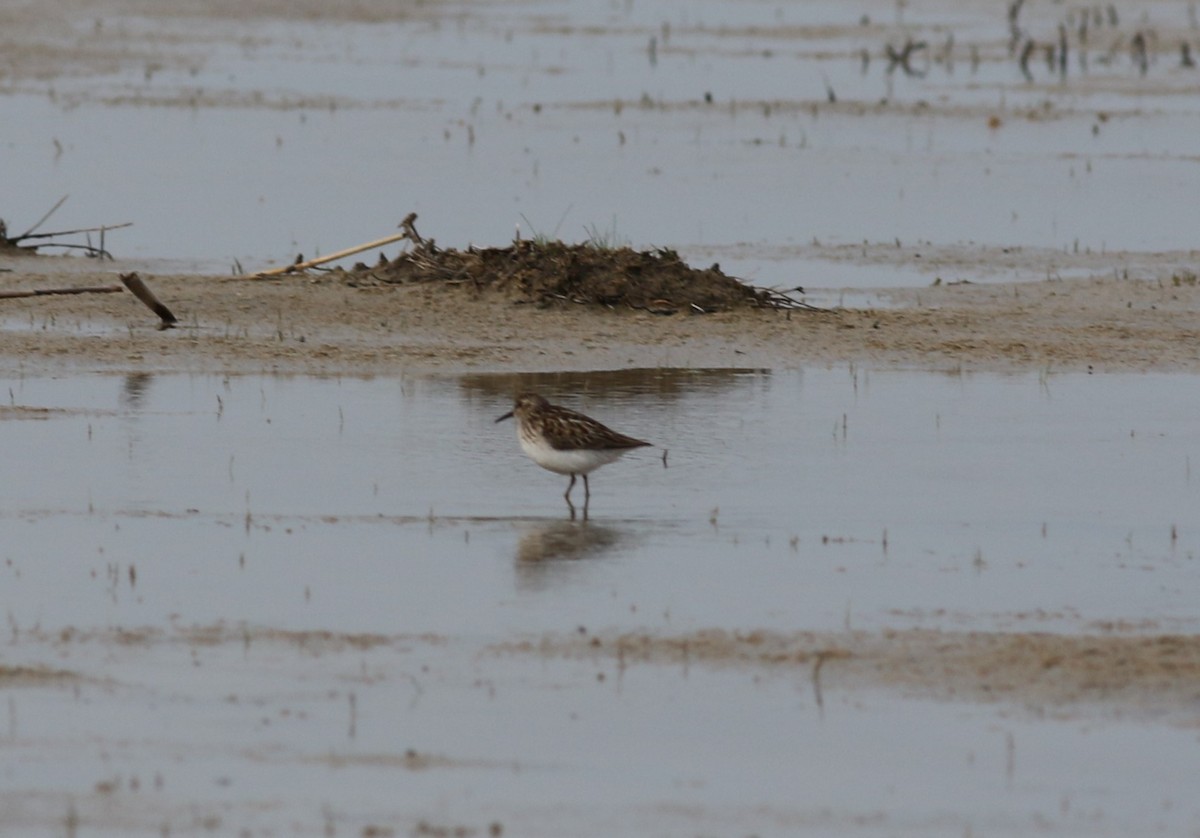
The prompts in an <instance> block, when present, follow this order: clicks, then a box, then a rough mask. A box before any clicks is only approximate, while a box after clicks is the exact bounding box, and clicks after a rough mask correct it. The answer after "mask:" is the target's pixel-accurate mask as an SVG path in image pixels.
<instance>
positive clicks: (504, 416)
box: [496, 410, 513, 423]
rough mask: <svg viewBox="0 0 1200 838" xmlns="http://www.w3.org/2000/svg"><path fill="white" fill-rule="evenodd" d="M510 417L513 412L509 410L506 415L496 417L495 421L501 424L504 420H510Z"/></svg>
mask: <svg viewBox="0 0 1200 838" xmlns="http://www.w3.org/2000/svg"><path fill="white" fill-rule="evenodd" d="M512 415H513V412H512V411H511V410H510V411H509V412H508V413H505V414H504V415H503V416H500V417H498V418H497V419H496V422H497V423H499V422H503V421H504V420H505V419H511V418H512Z"/></svg>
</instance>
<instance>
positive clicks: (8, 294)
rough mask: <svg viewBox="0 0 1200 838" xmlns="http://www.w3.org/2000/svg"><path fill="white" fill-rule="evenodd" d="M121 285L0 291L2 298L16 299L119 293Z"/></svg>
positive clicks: (121, 289)
mask: <svg viewBox="0 0 1200 838" xmlns="http://www.w3.org/2000/svg"><path fill="white" fill-rule="evenodd" d="M124 290H125V288H124V286H121V285H87V286H83V287H80V288H32V289H30V290H28V291H0V300H16V299H19V298H21V297H49V296H53V295H66V294H119V293H120V292H122V291H124Z"/></svg>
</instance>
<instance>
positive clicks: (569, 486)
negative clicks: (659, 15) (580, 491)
mask: <svg viewBox="0 0 1200 838" xmlns="http://www.w3.org/2000/svg"><path fill="white" fill-rule="evenodd" d="M583 485H584V486H585V487H586V486H587V478H586V477H584V478H583ZM574 488H575V475H573V474H572V475H571V482H570V483H568V484H567V491H565V492H563V497H564V498H566V501H567V508H568V509H570V510H571V520H572V521H574V520H575V504H573V503H571V490H572V489H574ZM583 514H584V515H587V504H586V503H585V504H584V507H583Z"/></svg>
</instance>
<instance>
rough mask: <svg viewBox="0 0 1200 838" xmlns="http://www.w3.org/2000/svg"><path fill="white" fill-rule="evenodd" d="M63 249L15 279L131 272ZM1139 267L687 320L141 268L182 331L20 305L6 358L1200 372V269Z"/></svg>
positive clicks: (8, 332) (127, 306)
mask: <svg viewBox="0 0 1200 838" xmlns="http://www.w3.org/2000/svg"><path fill="white" fill-rule="evenodd" d="M985 255H986V254H985ZM929 256H930V257H931V258H937V257H936V254H931V255H929ZM943 258H947V259H948V258H950V257H949V256H943ZM58 261H63V260H55V259H49V260H46V259H41V258H39V259H10V260H6V261H5V264H4V265H3V266H2V267H5V268H8V269H9V270H8V271H6V272H4V273H0V290H4V291H10V290H12V291H15V290H24V289H32V288H45V287H63V286H70V285H102V284H107V283H112V282H113V281H114V280H115V279H116V274H117V273H118V272H119V271H120V270H121V267H120V265H119V263H118V268H117V270H114V271H109V270H104V271H84V272H79V271H77V270H75V271H72V272H71V274H70V275H69V276H64V275H63V274H62V273H61V272H60V271H59V270H56V269H54V268H55V267H56V266H55V262H58ZM76 261H77V260H76ZM1139 264H1140V267H1139V268H1138V269H1137V270H1135V272H1133V276H1135V277H1138V278H1126V275H1128V274H1129V273H1130V272H1129V271H1128V269H1126V270H1125V272H1124V274H1122V273H1120V272H1116V271H1111V272H1109V276H1107V277H1105V276H1102V275H1093V276H1089V277H1082V278H1072V279H1049V280H1044V281H1035V282H1025V283H1005V284H986V283H984V284H973V283H971V282H961V281H947V282H939V283H938V284H936V285H931V286H930V287H926V288H913V289H900V290H893V291H886V292H879V296H880V298H881V299H883V300H884V301H885V302H886V305H885V306H882V307H877V308H867V309H854V308H836V307H834V308H828V309H824V310H820V311H772V310H761V309H744V310H740V311H734V312H722V313H714V314H687V313H676V314H672V315H659V314H654V313H650V312H647V311H635V310H620V309H611V308H605V307H603V306H595V305H591V306H583V305H572V304H569V303H568V304H564V305H563V306H561V307H549V308H543V307H538V306H535V305H531V304H526V303H524V302H522V301H520V300H515V299H514V298H513V297H511V296H508V295H505V294H502V293H499V292H488V291H482V292H481V291H478V290H473V289H470V288H467V287H462V286H456V285H446V284H438V283H420V284H412V285H402V286H392V287H351V286H350V285H348V284H347V282H346V281H345V279H344V278H343V277H340V276H339V275H338V274H325V275H318V276H302V277H285V278H283V279H272V280H261V279H250V278H242V277H233V278H230V277H214V276H199V275H192V276H180V275H150V274H143V276H144V278H145V279H146V280H147V282H148V283H149V284H150V285H151V287H152V288H153V290H154V291H155V293H156V294H158V296H159V297H160V298H161V299H162V300H163V301H164V302H165V303H166V304H167V305H168V306H170V307H171V308H172V310H173V311H174V312H175V314H176V315H177V316H178V318H179V321H180V328H178V329H174V330H169V331H165V332H161V331H158V330H157V328H156V327H157V320H156V319H155V317H154V316H153V315H152V314H151V313H150V312H149V311H148V310H146V309H145V308H143V307H142V306H141V304H140V303H138V302H137V300H135V299H134V298H133V297H132V295H129V294H105V295H81V296H72V297H39V298H26V299H12V300H6V301H4V304H3V308H2V309H0V311H2V312H3V317H4V320H3V323H4V327H3V328H0V364H3V366H4V367H5V368H6V369H8V370H9V371H16V370H23V371H26V372H28V371H31V370H39V369H40V370H46V369H51V368H55V367H60V366H63V365H66V366H69V367H71V368H73V369H83V370H104V371H128V370H137V371H155V372H183V371H188V372H231V373H239V372H261V371H273V372H285V373H309V374H361V375H375V374H388V373H414V374H421V373H446V374H452V373H460V372H465V371H476V372H478V371H497V372H501V371H521V370H525V371H538V370H547V369H562V370H600V369H627V368H642V367H682V368H687V367H703V368H712V367H731V366H738V367H745V366H752V367H761V368H795V367H799V366H803V365H806V364H818V365H837V364H845V363H855V364H868V365H872V366H877V367H881V368H910V367H920V368H926V369H928V368H932V369H940V370H981V371H982V370H991V371H1017V370H1041V371H1050V372H1053V371H1071V370H1075V371H1081V370H1087V371H1095V372H1105V371H1138V370H1171V371H1181V372H1197V371H1200V326H1198V325H1197V318H1196V313H1197V311H1200V287H1197V283H1196V282H1195V279H1194V276H1195V275H1194V274H1192V273H1190V272H1188V271H1187V270H1186V269H1179V268H1177V267H1174V266H1176V265H1178V264H1179V263H1178V255H1177V254H1165V255H1163V256H1162V257H1160V258H1159V260H1158V263H1157V264H1155V263H1153V262H1152V261H1148V260H1146V259H1143V260H1142V262H1141V263H1139ZM43 265H45V266H46V268H45V269H44V268H43ZM73 267H74V266H73ZM1114 273H1115V274H1116V275H1115V276H1114V275H1113V274H1114ZM951 275H954V274H950V273H948V276H951Z"/></svg>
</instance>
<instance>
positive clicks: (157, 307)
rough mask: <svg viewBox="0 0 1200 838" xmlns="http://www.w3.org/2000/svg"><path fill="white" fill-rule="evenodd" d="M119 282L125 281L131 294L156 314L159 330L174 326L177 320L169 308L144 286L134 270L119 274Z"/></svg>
mask: <svg viewBox="0 0 1200 838" xmlns="http://www.w3.org/2000/svg"><path fill="white" fill-rule="evenodd" d="M121 282H123V283H125V287H126V288H128V289H129V291H130V293H132V294H133V296H135V297H137V298H138V299H139V300H141V301H142V302H143V303H145V304H146V307H147V308H149V309H150V310H151V311H152V312H154V313H155V314H157V315H158V318H159V320H161V321H162V322H161V323H159V324H158V328H159V330H160V331H161V330H163V329H173V328H175V324H176V323H178V322H179V321H178V319H177V318H176V317H175V315H174V314H172V313H171V310H170V309H169V308H167V307H166V306H165V305H163V304H162V303H161V302H159V300H158V297H156V296H154V294H153V292H151V290H150V289H149V288H147V287H146V283H145V282H143V281H142V278H141V277H140V276H138V275H137V272H136V271H135V272H134V273H128V274H121Z"/></svg>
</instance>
